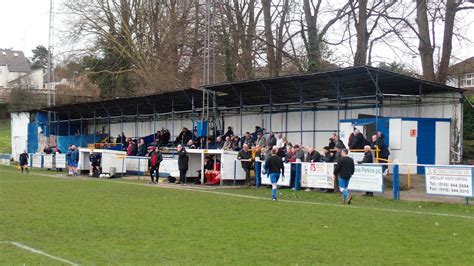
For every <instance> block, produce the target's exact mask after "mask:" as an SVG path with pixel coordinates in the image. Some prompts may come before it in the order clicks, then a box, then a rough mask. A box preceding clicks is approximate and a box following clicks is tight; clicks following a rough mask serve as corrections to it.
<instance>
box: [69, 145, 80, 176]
mask: <svg viewBox="0 0 474 266" xmlns="http://www.w3.org/2000/svg"><path fill="white" fill-rule="evenodd" d="M78 162H79V150H78V149H77V148H76V146H74V145H72V146H71V168H72V175H73V176H77V175H78V174H77V166H78Z"/></svg>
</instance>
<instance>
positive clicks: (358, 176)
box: [349, 164, 383, 192]
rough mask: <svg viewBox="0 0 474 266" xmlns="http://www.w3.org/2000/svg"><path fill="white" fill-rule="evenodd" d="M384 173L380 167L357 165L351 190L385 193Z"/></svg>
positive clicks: (350, 186) (351, 182)
mask: <svg viewBox="0 0 474 266" xmlns="http://www.w3.org/2000/svg"><path fill="white" fill-rule="evenodd" d="M382 173H383V171H382V166H378V165H363V164H358V165H355V169H354V174H353V175H352V178H351V181H350V182H349V190H360V191H369V192H383V174H382Z"/></svg>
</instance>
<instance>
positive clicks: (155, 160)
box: [149, 145, 163, 184]
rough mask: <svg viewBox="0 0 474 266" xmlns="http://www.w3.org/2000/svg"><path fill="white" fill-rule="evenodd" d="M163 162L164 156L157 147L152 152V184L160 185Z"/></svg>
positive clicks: (150, 166)
mask: <svg viewBox="0 0 474 266" xmlns="http://www.w3.org/2000/svg"><path fill="white" fill-rule="evenodd" d="M161 161H163V155H162V154H161V151H160V148H159V147H158V145H157V146H155V149H154V150H153V151H152V152H150V160H149V164H150V165H149V168H150V177H151V182H150V184H158V180H159V178H160V163H161ZM153 174H155V177H156V182H155V180H154V179H153Z"/></svg>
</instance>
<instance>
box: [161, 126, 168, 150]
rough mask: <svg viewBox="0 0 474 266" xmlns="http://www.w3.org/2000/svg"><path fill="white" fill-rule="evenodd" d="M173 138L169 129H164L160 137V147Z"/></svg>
mask: <svg viewBox="0 0 474 266" xmlns="http://www.w3.org/2000/svg"><path fill="white" fill-rule="evenodd" d="M170 139H171V134H170V131H169V130H168V129H165V130H163V132H162V133H161V138H160V147H161V146H167V145H168V143H169V142H170Z"/></svg>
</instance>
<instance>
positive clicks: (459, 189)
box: [425, 166, 474, 197]
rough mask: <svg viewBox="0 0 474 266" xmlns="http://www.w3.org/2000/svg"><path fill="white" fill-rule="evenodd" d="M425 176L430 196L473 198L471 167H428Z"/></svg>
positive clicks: (427, 191)
mask: <svg viewBox="0 0 474 266" xmlns="http://www.w3.org/2000/svg"><path fill="white" fill-rule="evenodd" d="M425 175H426V193H428V194H436V195H446V196H459V197H473V189H472V184H473V183H474V181H473V179H474V176H473V171H472V168H471V167H436V166H426V167H425Z"/></svg>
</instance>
